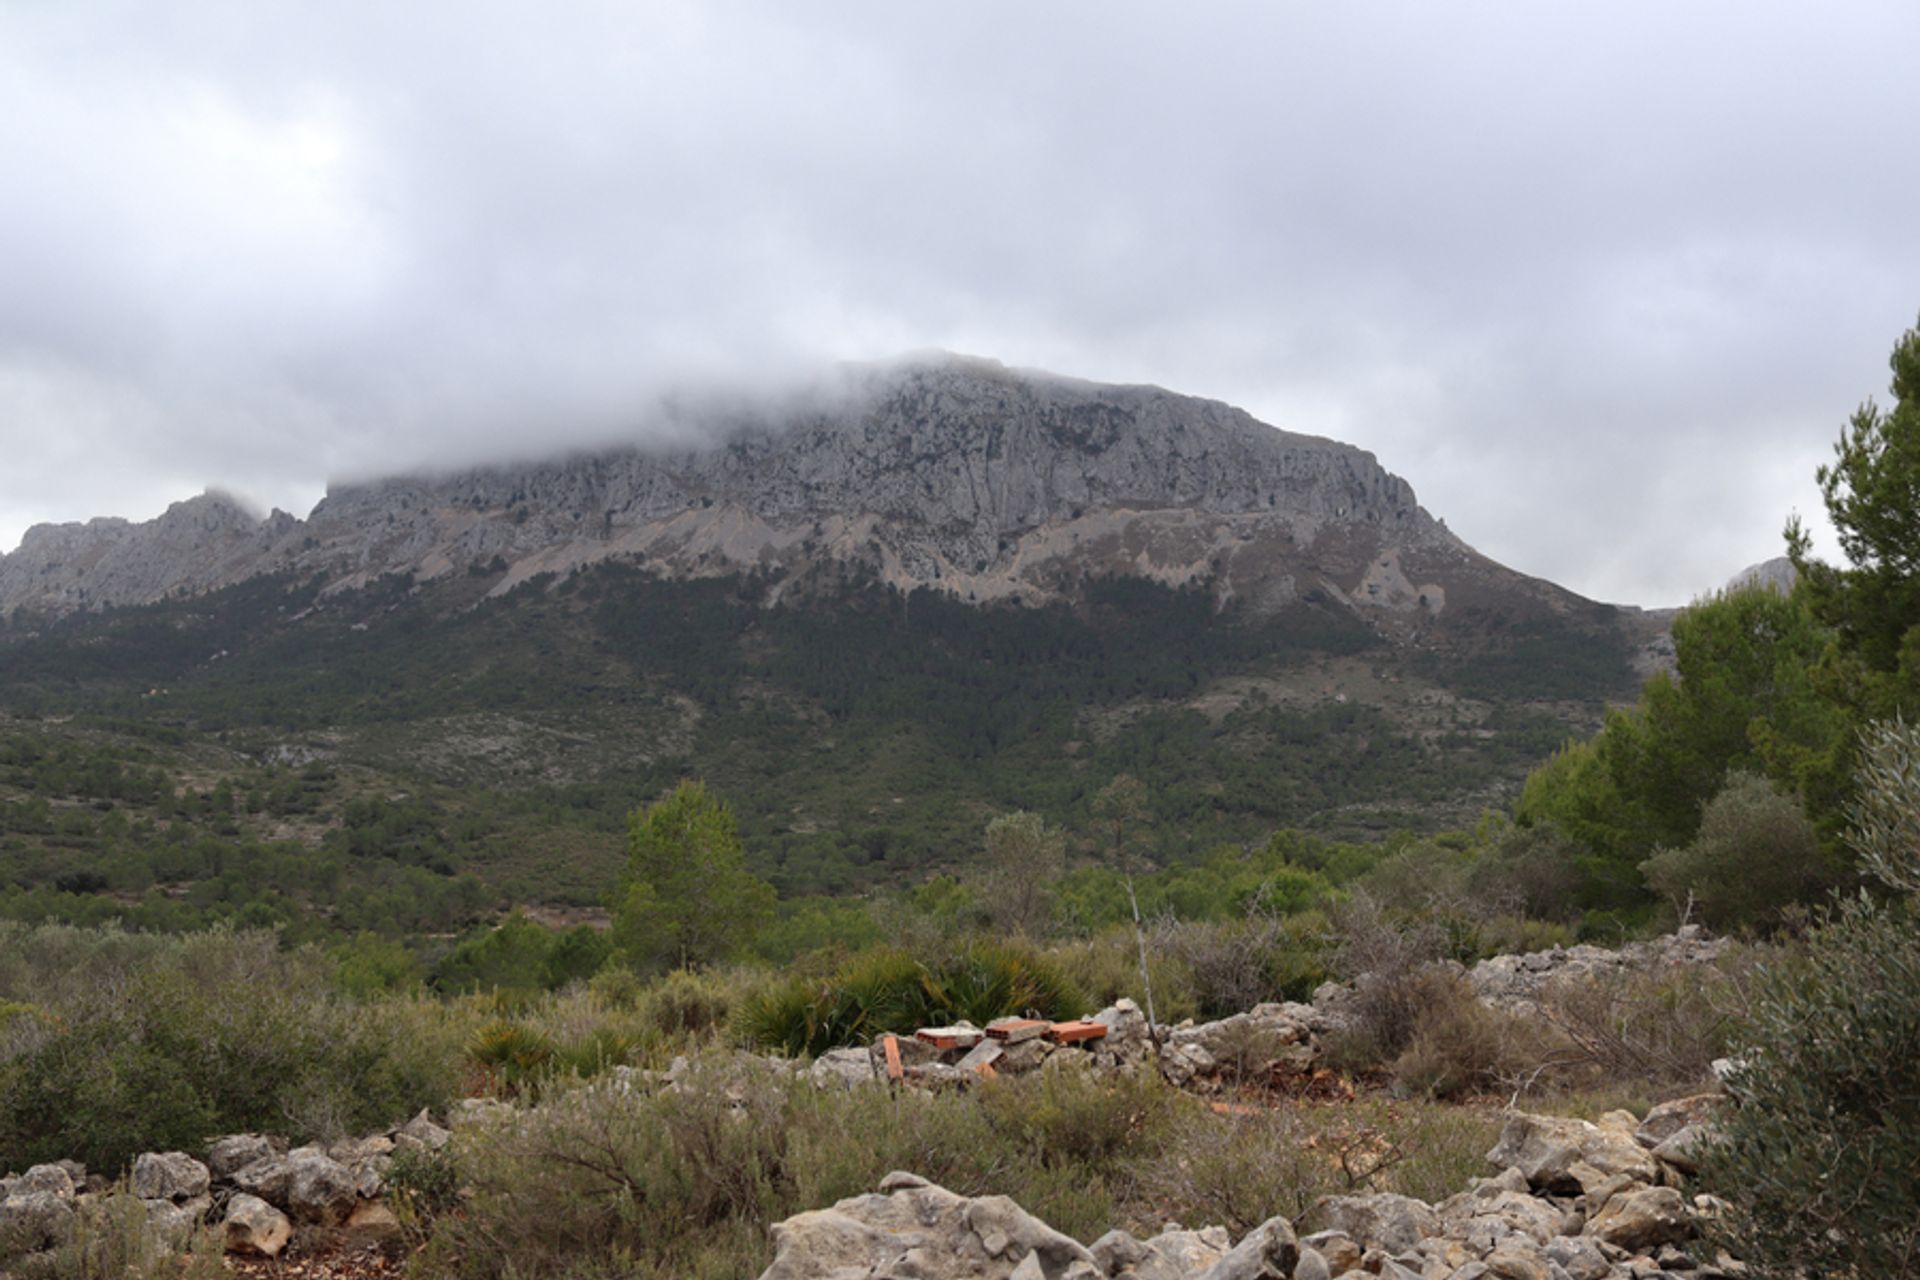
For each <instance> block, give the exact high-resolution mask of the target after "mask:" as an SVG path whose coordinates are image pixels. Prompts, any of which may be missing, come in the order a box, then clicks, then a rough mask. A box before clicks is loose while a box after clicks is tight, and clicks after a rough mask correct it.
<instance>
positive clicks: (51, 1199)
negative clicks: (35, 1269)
mask: <svg viewBox="0 0 1920 1280" xmlns="http://www.w3.org/2000/svg"><path fill="white" fill-rule="evenodd" d="M74 1201H75V1192H74V1184H73V1176H72V1174H70V1173H68V1171H67V1170H66V1169H65V1168H63V1167H61V1166H60V1165H58V1164H37V1165H34V1166H33V1167H32V1168H31V1169H28V1170H27V1171H26V1172H25V1173H23V1174H21V1175H20V1176H19V1177H17V1178H11V1179H8V1185H7V1194H6V1198H5V1199H0V1235H4V1236H5V1237H6V1238H8V1239H10V1240H12V1241H14V1242H16V1246H17V1247H18V1246H24V1247H26V1248H30V1249H31V1248H40V1247H43V1246H46V1245H51V1244H55V1243H57V1242H59V1241H60V1240H63V1239H65V1238H66V1235H67V1232H68V1231H69V1230H71V1229H72V1226H73V1216H74Z"/></svg>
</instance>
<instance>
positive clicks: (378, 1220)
mask: <svg viewBox="0 0 1920 1280" xmlns="http://www.w3.org/2000/svg"><path fill="white" fill-rule="evenodd" d="M345 1225H346V1229H347V1230H348V1231H351V1232H352V1233H353V1234H355V1235H357V1236H363V1237H366V1238H368V1239H373V1240H392V1239H394V1238H396V1237H398V1236H399V1234H400V1219H399V1218H398V1217H396V1216H395V1215H394V1212H393V1210H392V1209H389V1208H388V1207H387V1205H386V1202H385V1201H383V1200H362V1201H361V1202H360V1203H359V1204H357V1205H355V1206H354V1207H353V1212H352V1213H350V1214H348V1215H347V1221H346V1224H345Z"/></svg>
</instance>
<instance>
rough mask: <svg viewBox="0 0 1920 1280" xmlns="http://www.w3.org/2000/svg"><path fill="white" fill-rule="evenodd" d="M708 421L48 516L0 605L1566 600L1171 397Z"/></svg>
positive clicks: (1092, 395)
mask: <svg viewBox="0 0 1920 1280" xmlns="http://www.w3.org/2000/svg"><path fill="white" fill-rule="evenodd" d="M698 426H699V429H700V434H701V437H702V438H704V439H707V440H710V441H717V443H708V444H704V445H700V446H697V447H683V448H679V449H674V450H653V451H644V452H643V451H641V450H639V449H636V448H627V449H619V450H614V451H609V452H605V453H600V454H595V455H591V456H581V457H574V458H568V459H564V460H558V461H548V462H541V463H534V464H528V465H520V466H502V467H494V468H486V469H479V470H472V471H466V472H462V473H459V474H452V475H442V476H436V477H424V478H422V477H416V478H400V479H389V480H382V481H377V482H373V483H366V484H353V485H340V486H336V487H334V488H333V489H331V490H330V491H329V493H328V495H327V497H326V498H325V500H323V501H322V502H321V503H320V504H319V506H317V507H316V508H315V509H314V511H313V512H312V514H311V515H310V517H309V518H308V519H306V520H304V521H303V520H298V519H295V518H294V517H292V516H289V515H286V514H285V513H282V512H275V513H273V514H272V515H270V516H267V517H265V518H261V517H257V516H255V515H253V514H251V513H249V512H247V511H246V510H244V509H243V508H242V507H241V506H240V505H239V504H237V503H236V502H234V501H233V500H232V499H230V498H226V497H224V496H221V495H219V494H212V493H209V494H206V495H203V496H202V497H199V498H195V499H192V500H191V501H187V502H181V503H177V504H175V505H174V506H173V507H171V508H170V509H169V510H168V511H167V512H166V513H165V514H164V515H162V516H160V517H158V518H157V519H155V520H152V521H148V522H146V523H144V524H130V523H128V522H126V521H124V520H111V519H102V520H94V521H91V522H89V523H86V524H65V525H40V526H36V527H35V528H33V529H32V530H30V531H29V532H28V533H27V535H26V537H25V539H24V541H23V542H22V544H21V546H20V548H19V550H17V551H15V552H13V553H12V554H11V555H7V556H4V557H0V615H4V614H10V613H12V612H13V611H15V610H18V609H22V608H24V609H28V610H32V611H44V612H51V613H60V612H68V611H72V610H75V609H86V608H94V607H100V606H106V605H115V604H137V603H144V602H150V601H153V600H157V599H160V598H162V597H164V596H166V595H168V594H170V593H175V592H187V593H193V592H201V591H206V590H209V589H212V588H215V587H219V586H222V585H225V584H229V583H233V582H238V581H241V580H244V579H246V578H250V577H253V576H255V575H258V574H264V573H276V572H291V573H295V574H298V575H301V576H303V577H305V576H312V575H320V576H322V577H324V578H325V579H326V580H327V581H329V582H330V583H333V584H336V585H340V586H352V585H358V584H361V583H364V582H366V581H368V580H370V579H371V578H373V577H375V576H378V575H380V574H384V573H393V572H408V573H413V574H415V575H418V576H420V577H423V578H433V577H439V576H443V575H450V574H464V573H467V572H468V571H470V570H474V569H479V570H483V571H484V570H485V569H487V568H488V567H490V566H497V567H498V568H499V570H500V577H499V581H498V582H497V583H496V584H495V585H494V589H495V590H504V589H508V588H510V587H512V586H513V585H516V584H518V583H519V582H522V581H524V580H526V579H528V578H530V577H532V576H534V575H537V574H541V573H547V572H552V573H559V574H565V573H568V572H571V571H573V570H575V569H577V568H579V567H581V566H583V565H586V564H589V563H592V562H594V561H597V560H602V559H608V558H623V559H628V560H631V561H634V562H637V563H639V564H642V565H644V566H646V567H648V568H649V569H652V570H655V571H658V572H661V573H666V574H674V575H699V574H713V573H722V572H729V573H730V572H738V571H741V570H747V569H754V568H775V567H778V568H784V569H789V570H792V569H796V568H805V567H808V566H817V565H820V564H826V563H854V564H858V565H860V566H862V567H863V568H864V569H866V570H869V571H871V572H873V573H874V574H876V575H878V576H879V577H880V578H881V579H883V580H885V581H887V582H890V583H894V584H896V585H899V586H902V587H914V586H921V585H926V586H932V587H936V588H939V589H942V590H945V591H948V592H951V593H953V594H955V595H957V596H960V597H962V598H965V599H973V600H990V599H1019V600H1022V601H1027V602H1034V601H1039V600H1046V599H1054V598H1058V597H1061V596H1063V595H1068V594H1071V593H1072V592H1073V591H1074V590H1076V589H1077V584H1079V583H1080V582H1081V581H1082V580H1083V579H1084V578H1085V577H1086V576H1088V575H1092V574H1110V573H1126V574H1139V575H1144V576H1149V577H1152V578H1155V579H1157V580H1160V581H1162V582H1167V583H1174V584H1180V583H1192V582H1207V583H1209V584H1211V585H1212V587H1213V589H1214V590H1215V591H1216V592H1218V593H1219V594H1220V595H1221V596H1222V597H1238V598H1240V599H1243V600H1246V601H1248V602H1249V603H1251V604H1252V605H1253V606H1254V607H1255V608H1257V609H1272V608H1277V607H1280V606H1282V605H1285V604H1286V603H1288V602H1290V601H1291V600H1293V599H1294V598H1295V597H1296V596H1297V595H1299V594H1302V593H1304V592H1307V591H1310V590H1311V591H1319V592H1320V593H1321V594H1322V595H1323V596H1325V597H1328V598H1331V599H1336V600H1339V601H1342V602H1344V603H1346V604H1348V605H1350V606H1351V607H1353V608H1355V609H1356V610H1359V611H1361V612H1363V613H1364V614H1366V615H1367V616H1370V617H1377V618H1380V619H1383V620H1392V619H1395V618H1407V619H1413V620H1415V621H1416V622H1417V621H1418V620H1420V619H1425V618H1429V617H1431V616H1434V615H1437V614H1438V613H1440V611H1441V610H1442V609H1443V608H1444V607H1445V605H1446V599H1447V592H1448V590H1449V587H1448V586H1447V585H1446V584H1447V583H1448V582H1453V581H1469V580H1471V579H1473V577H1474V575H1476V574H1477V575H1482V576H1484V575H1486V574H1489V573H1491V574H1496V575H1504V578H1505V579H1510V580H1511V581H1512V582H1516V583H1528V584H1531V587H1532V588H1537V594H1539V595H1540V597H1541V598H1542V599H1546V598H1547V597H1548V596H1553V597H1555V598H1556V600H1560V601H1562V603H1564V601H1573V600H1575V599H1576V598H1575V597H1571V596H1566V595H1565V593H1557V592H1556V591H1555V589H1553V588H1550V587H1547V586H1546V584H1541V583H1533V582H1532V580H1530V579H1523V578H1520V577H1519V575H1514V574H1510V573H1508V572H1507V571H1505V570H1500V569H1499V568H1498V566H1494V565H1492V563H1491V562H1489V561H1486V560H1484V559H1482V558H1481V557H1479V556H1477V555H1475V554H1474V553H1473V552H1472V551H1471V550H1470V549H1469V548H1467V547H1466V546H1465V545H1464V544H1463V543H1461V542H1460V541H1459V540H1458V539H1456V538H1455V537H1454V536H1453V535H1452V534H1450V533H1449V532H1447V530H1446V529H1445V527H1444V526H1443V525H1442V524H1441V523H1440V522H1438V521H1436V520H1434V519H1433V518H1432V517H1431V516H1429V515H1428V514H1427V513H1426V512H1425V511H1423V510H1422V509H1421V508H1420V506H1419V505H1418V503H1417V502H1416V501H1415V499H1414V494H1413V490H1412V489H1411V487H1410V486H1409V485H1408V484H1407V483H1406V482H1405V481H1404V480H1402V479H1400V478H1399V477H1398V476H1395V475H1392V474H1391V473H1389V472H1387V471H1386V470H1385V469H1383V468H1382V467H1381V466H1380V465H1379V464H1378V462H1376V461H1375V460H1374V458H1373V456H1372V455H1370V454H1368V453H1365V452H1363V451H1362V450H1359V449H1356V448H1353V447H1351V446H1348V445H1344V444H1339V443H1336V442H1334V441H1331V440H1325V439H1320V438H1317V437H1311V436H1304V435H1296V434H1292V433H1289V432H1285V431H1280V430H1276V429H1274V428H1272V427H1269V426H1266V425H1263V424H1261V423H1259V422H1257V421H1255V420H1254V419H1253V418H1252V417H1250V416H1248V415H1247V414H1246V413H1244V412H1242V411H1240V410H1238V409H1234V408H1231V407H1229V406H1227V405H1224V404H1220V403H1218V402H1215V401H1208V400H1201V399H1196V398H1193V397H1188V396H1181V395H1176V394H1173V393H1171V392H1167V391H1163V390H1160V389H1158V388H1152V387H1127V386H1102V385H1097V384H1093V383H1087V382H1079V381H1074V380H1070V379H1066V378H1058V377H1053V376H1050V375H1045V374H1038V373H1028V372H1019V371H1013V370H1009V369H1006V368H1004V367H1002V366H1000V365H998V364H995V363H993V362H990V361H979V360H965V359H960V358H957V357H935V358H928V359H922V360H916V361H910V362H902V363H898V364H890V365H885V366H873V367H866V368H860V369H855V370H852V371H849V372H848V373H847V374H846V375H845V377H844V379H843V380H842V383H841V384H840V385H839V386H838V387H836V389H835V390H834V391H833V393H832V394H812V395H810V396H807V397H802V398H800V399H798V400H795V401H792V402H789V403H787V404H785V405H783V406H782V407H780V408H778V409H774V408H768V407H762V408H759V409H754V410H739V409H734V410H728V411H725V412H720V411H715V412H713V413H711V414H708V415H707V416H706V417H705V418H704V419H703V420H702V421H700V422H699V424H698ZM1463 575H1464V578H1463ZM1469 589H1470V588H1469Z"/></svg>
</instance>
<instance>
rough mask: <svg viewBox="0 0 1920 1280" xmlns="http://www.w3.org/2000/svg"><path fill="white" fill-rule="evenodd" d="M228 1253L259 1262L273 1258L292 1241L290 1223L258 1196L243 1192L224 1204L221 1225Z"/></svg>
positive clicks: (291, 1224)
mask: <svg viewBox="0 0 1920 1280" xmlns="http://www.w3.org/2000/svg"><path fill="white" fill-rule="evenodd" d="M221 1230H222V1232H223V1233H224V1234H225V1236H226V1241H227V1251H228V1252H229V1253H247V1254H253V1255H256V1256H258V1257H262V1258H277V1257H279V1256H280V1251H281V1250H282V1249H284V1248H286V1247H287V1241H289V1240H291V1239H293V1223H291V1222H289V1221H288V1220H287V1215H286V1214H284V1213H282V1212H280V1211H279V1210H278V1209H276V1208H274V1207H273V1206H272V1205H270V1204H268V1203H267V1202H266V1201H265V1200H262V1199H261V1198H260V1197H258V1196H252V1195H248V1194H247V1193H246V1192H244V1191H243V1192H241V1193H240V1194H238V1195H236V1196H234V1197H233V1198H232V1199H231V1200H229V1201H227V1216H226V1218H225V1219H224V1220H223V1221H222V1223H221Z"/></svg>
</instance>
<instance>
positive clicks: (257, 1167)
mask: <svg viewBox="0 0 1920 1280" xmlns="http://www.w3.org/2000/svg"><path fill="white" fill-rule="evenodd" d="M227 1181H228V1182H230V1183H232V1184H233V1185H234V1187H235V1188H237V1189H238V1190H240V1191H242V1192H244V1193H246V1194H247V1195H250V1196H257V1197H259V1198H260V1199H262V1200H265V1201H266V1202H267V1203H268V1204H278V1205H284V1204H285V1203H286V1200H287V1157H286V1156H284V1155H266V1156H262V1157H261V1158H260V1159H258V1160H255V1161H253V1162H252V1163H250V1164H246V1165H242V1166H241V1167H240V1168H238V1169H235V1170H234V1171H233V1173H232V1174H230V1175H229V1176H228V1178H227Z"/></svg>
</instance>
